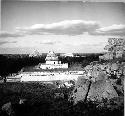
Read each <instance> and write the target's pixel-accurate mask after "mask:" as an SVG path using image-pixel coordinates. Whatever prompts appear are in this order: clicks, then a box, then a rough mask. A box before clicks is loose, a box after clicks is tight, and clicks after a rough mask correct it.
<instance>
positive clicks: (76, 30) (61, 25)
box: [17, 20, 99, 35]
mask: <svg viewBox="0 0 125 116" xmlns="http://www.w3.org/2000/svg"><path fill="white" fill-rule="evenodd" d="M98 28H99V24H98V23H97V22H95V21H83V20H65V21H61V22H57V23H52V24H35V25H32V26H31V27H24V28H17V30H18V31H21V32H23V33H27V34H37V35H38V34H41V35H42V34H54V35H80V34H83V33H85V32H92V31H95V30H96V29H98Z"/></svg>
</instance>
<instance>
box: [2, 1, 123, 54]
mask: <svg viewBox="0 0 125 116" xmlns="http://www.w3.org/2000/svg"><path fill="white" fill-rule="evenodd" d="M110 37H121V38H125V3H123V2H82V1H60V2H59V1H55V2H52V1H16V0H15V1H7V0H5V1H2V2H1V32H0V53H1V54H8V53H9V54H18V53H32V52H33V51H34V50H37V51H39V52H41V53H46V52H48V51H55V52H57V53H100V52H104V46H105V45H106V44H107V43H108V38H110Z"/></svg>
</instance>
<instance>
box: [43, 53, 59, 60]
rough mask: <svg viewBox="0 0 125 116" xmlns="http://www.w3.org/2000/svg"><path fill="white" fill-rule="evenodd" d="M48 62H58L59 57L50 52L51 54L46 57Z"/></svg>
mask: <svg viewBox="0 0 125 116" xmlns="http://www.w3.org/2000/svg"><path fill="white" fill-rule="evenodd" d="M45 60H46V61H58V56H56V54H55V53H54V52H52V51H49V53H48V54H47V56H46V59H45Z"/></svg>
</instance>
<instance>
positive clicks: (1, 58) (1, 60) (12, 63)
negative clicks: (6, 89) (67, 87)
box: [0, 54, 100, 76]
mask: <svg viewBox="0 0 125 116" xmlns="http://www.w3.org/2000/svg"><path fill="white" fill-rule="evenodd" d="M99 55H100V54H88V55H86V57H59V60H61V61H62V63H69V66H70V67H71V66H73V65H74V64H81V65H82V67H85V66H86V65H88V64H89V63H90V62H92V61H98V60H99ZM45 57H46V56H45V55H44V56H38V57H29V56H28V55H19V54H17V55H10V54H9V55H0V75H1V76H7V75H9V74H12V73H17V72H18V71H20V70H21V69H22V68H23V67H28V66H35V65H38V64H39V63H45Z"/></svg>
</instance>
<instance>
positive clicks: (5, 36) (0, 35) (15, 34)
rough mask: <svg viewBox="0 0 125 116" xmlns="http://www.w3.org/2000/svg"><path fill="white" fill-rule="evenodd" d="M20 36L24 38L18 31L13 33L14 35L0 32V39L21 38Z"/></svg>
mask: <svg viewBox="0 0 125 116" xmlns="http://www.w3.org/2000/svg"><path fill="white" fill-rule="evenodd" d="M22 36H24V34H22V33H21V32H19V31H18V32H14V33H10V32H5V31H2V32H0V38H8V37H22Z"/></svg>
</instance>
